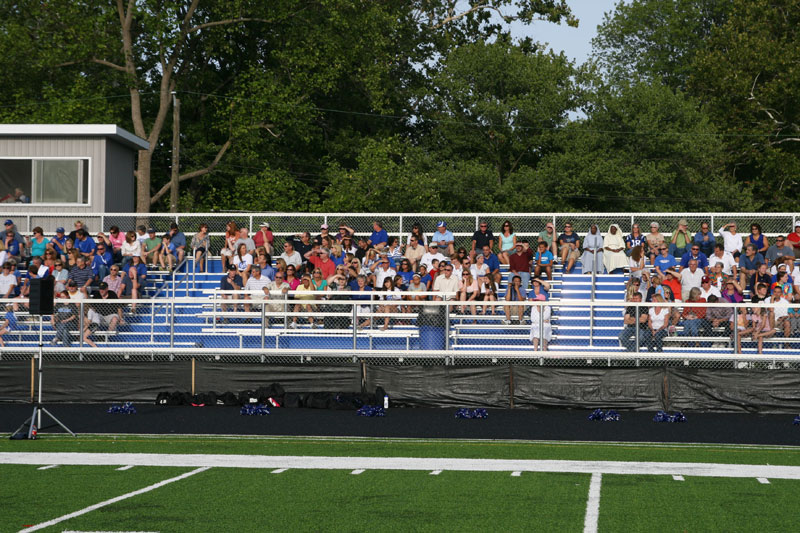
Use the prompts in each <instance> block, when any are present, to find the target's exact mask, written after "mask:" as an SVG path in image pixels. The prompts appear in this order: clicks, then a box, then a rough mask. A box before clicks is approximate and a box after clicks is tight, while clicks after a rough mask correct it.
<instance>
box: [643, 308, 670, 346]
mask: <svg viewBox="0 0 800 533" xmlns="http://www.w3.org/2000/svg"><path fill="white" fill-rule="evenodd" d="M653 302H654V303H655V304H656V305H655V306H654V307H651V308H650V310H649V311H648V312H647V315H648V320H647V326H648V333H649V335H648V338H647V349H648V351H650V352H653V351H656V352H663V351H664V337H666V336H667V333H668V329H667V327H668V326H669V316H670V312H669V308H668V307H662V306H660V305H659V304H661V303H664V298H663V297H662V296H661V295H658V294H657V295H655V296H653Z"/></svg>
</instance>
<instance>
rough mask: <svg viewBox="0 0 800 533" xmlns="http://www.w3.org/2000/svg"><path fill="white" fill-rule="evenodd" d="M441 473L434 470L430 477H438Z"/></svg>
mask: <svg viewBox="0 0 800 533" xmlns="http://www.w3.org/2000/svg"><path fill="white" fill-rule="evenodd" d="M441 473H442V471H441V470H434V471H433V472H431V475H432V476H438V475H439V474H441Z"/></svg>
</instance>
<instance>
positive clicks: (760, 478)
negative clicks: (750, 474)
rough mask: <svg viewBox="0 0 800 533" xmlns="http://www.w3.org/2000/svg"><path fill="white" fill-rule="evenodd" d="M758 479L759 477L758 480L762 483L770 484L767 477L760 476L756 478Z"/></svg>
mask: <svg viewBox="0 0 800 533" xmlns="http://www.w3.org/2000/svg"><path fill="white" fill-rule="evenodd" d="M756 479H757V480H758V482H759V483H761V484H762V485H769V480H768V479H767V478H765V477H758V478H756Z"/></svg>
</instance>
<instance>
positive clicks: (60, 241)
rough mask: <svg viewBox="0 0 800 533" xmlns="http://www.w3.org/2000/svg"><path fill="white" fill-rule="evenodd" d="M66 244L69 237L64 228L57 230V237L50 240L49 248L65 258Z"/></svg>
mask: <svg viewBox="0 0 800 533" xmlns="http://www.w3.org/2000/svg"><path fill="white" fill-rule="evenodd" d="M66 244H67V236H66V234H65V233H64V228H62V227H58V228H56V235H55V237H53V238H52V239H50V242H49V243H48V246H49V247H50V248H52V249H53V250H54V251H55V252H56V254H58V255H60V256H63V255H65V254H66V251H65V248H64V247H65V246H66Z"/></svg>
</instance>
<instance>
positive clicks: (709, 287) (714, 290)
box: [700, 276, 722, 301]
mask: <svg viewBox="0 0 800 533" xmlns="http://www.w3.org/2000/svg"><path fill="white" fill-rule="evenodd" d="M712 294H713V295H714V296H716V297H717V298H719V297H720V296H722V293H720V291H719V288H718V287H717V286H716V285H713V284H712V283H711V278H710V277H708V276H703V279H701V280H700V297H701V298H703V299H704V300H706V301H708V298H709V297H710V296H711V295H712Z"/></svg>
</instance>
